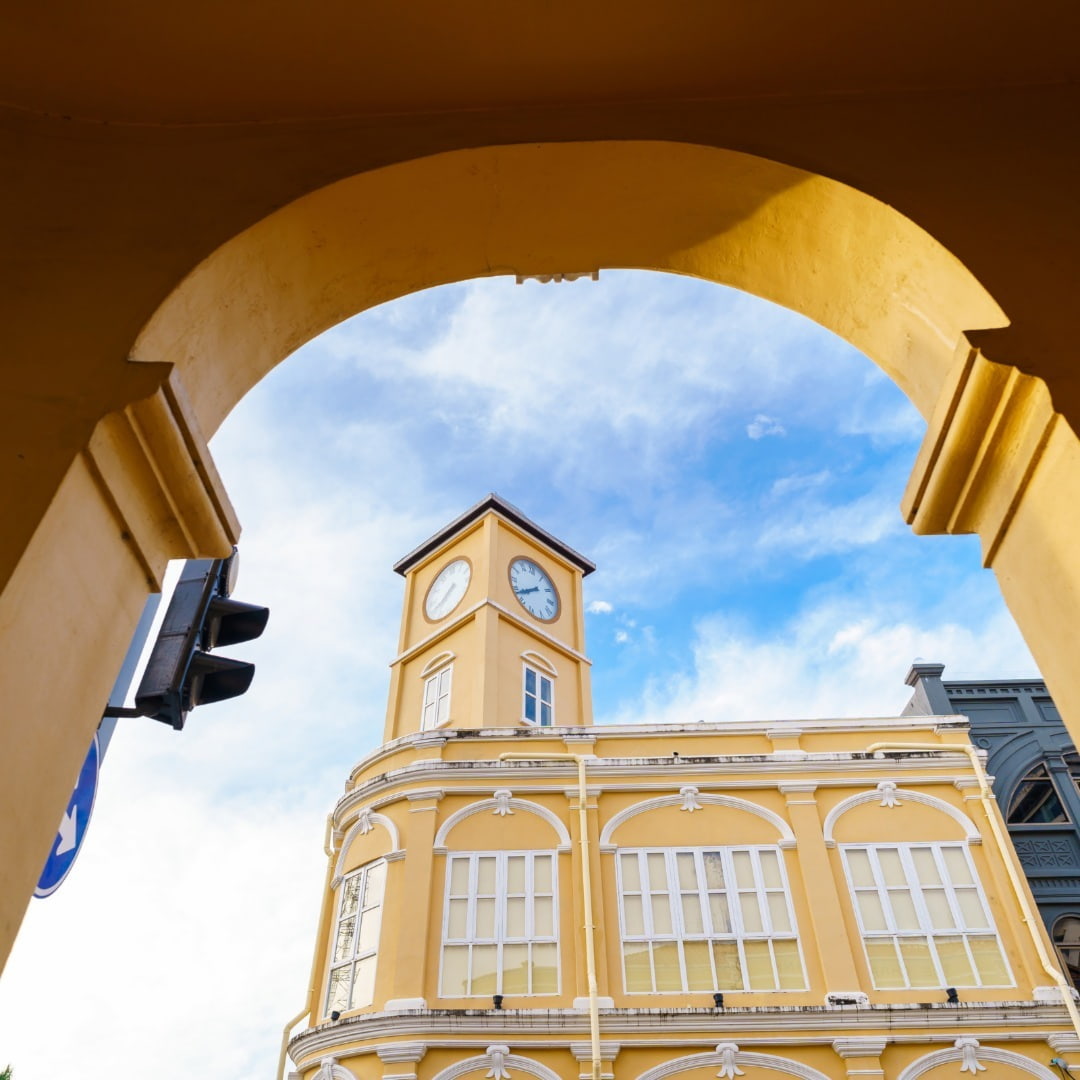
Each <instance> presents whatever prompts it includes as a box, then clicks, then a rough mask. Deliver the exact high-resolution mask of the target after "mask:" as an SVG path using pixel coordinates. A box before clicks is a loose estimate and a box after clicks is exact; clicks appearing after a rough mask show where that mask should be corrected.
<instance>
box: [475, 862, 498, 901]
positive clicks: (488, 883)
mask: <svg viewBox="0 0 1080 1080" xmlns="http://www.w3.org/2000/svg"><path fill="white" fill-rule="evenodd" d="M476 867H477V873H476V891H477V893H478V894H482V895H486V896H494V895H495V860H494V859H493V858H491V857H490V856H485V857H484V858H481V859H477V860H476Z"/></svg>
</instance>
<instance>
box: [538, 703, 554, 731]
mask: <svg viewBox="0 0 1080 1080" xmlns="http://www.w3.org/2000/svg"><path fill="white" fill-rule="evenodd" d="M540 726H541V727H551V706H550V705H548V704H547V703H546V702H541V704H540Z"/></svg>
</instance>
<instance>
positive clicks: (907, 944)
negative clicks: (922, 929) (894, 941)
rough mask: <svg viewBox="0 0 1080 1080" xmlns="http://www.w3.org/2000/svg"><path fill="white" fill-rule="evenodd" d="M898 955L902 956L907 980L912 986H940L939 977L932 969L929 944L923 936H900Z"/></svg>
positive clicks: (932, 962) (932, 963)
mask: <svg viewBox="0 0 1080 1080" xmlns="http://www.w3.org/2000/svg"><path fill="white" fill-rule="evenodd" d="M900 955H901V956H902V957H903V958H904V968H905V970H906V971H907V977H908V982H909V983H911V985H912V986H940V985H941V979H940V977H939V976H938V973H937V971H935V970H934V961H933V960H932V959H931V956H930V946H929V945H928V944H927V942H926V938H923V937H911V938H900Z"/></svg>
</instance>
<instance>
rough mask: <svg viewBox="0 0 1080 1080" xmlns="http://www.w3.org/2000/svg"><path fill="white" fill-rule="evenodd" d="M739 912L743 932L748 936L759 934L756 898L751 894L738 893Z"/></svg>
mask: <svg viewBox="0 0 1080 1080" xmlns="http://www.w3.org/2000/svg"><path fill="white" fill-rule="evenodd" d="M739 910H740V911H741V912H742V924H743V930H745V931H746V933H748V934H760V933H761V930H762V926H761V911H760V909H759V908H758V899H757V897H756V896H755V895H754V894H753V893H739Z"/></svg>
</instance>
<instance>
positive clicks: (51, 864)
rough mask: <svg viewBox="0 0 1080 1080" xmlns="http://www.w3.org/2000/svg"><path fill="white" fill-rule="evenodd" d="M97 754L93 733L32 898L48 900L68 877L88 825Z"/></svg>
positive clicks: (99, 755) (92, 804)
mask: <svg viewBox="0 0 1080 1080" xmlns="http://www.w3.org/2000/svg"><path fill="white" fill-rule="evenodd" d="M100 759H101V752H100V750H99V748H98V737H97V732H95V733H94V741H93V742H92V743H91V744H90V752H89V753H88V754H87V755H86V761H84V762H83V767H82V769H81V770H80V771H79V779H78V781H77V783H76V784H75V790H74V791H73V792H72V793H71V800H70V801H69V802H68V806H67V812H66V813H65V814H64V816H63V817H62V818H61V819H60V826H59V828H58V829H57V830H56V841H55V842H54V844H53V846H52V850H51V851H50V852H49V858H48V860H47V861H46V863H45V869H44V870H42V872H41V878H40V879H39V880H38V884H37V888H36V889H35V890H34V895H35V896H51V895H52V894H53V893H54V892H56V890H57V889H58V888H60V886H61V884H62V883H63V881H64V878H66V877H67V876H68V871H69V870H70V869H71V867H72V864H73V863H74V862H75V856H76V855H78V854H79V848H81V847H82V842H83V838H84V837H85V836H86V827H87V826H88V825H89V824H90V815H91V813H93V810H94V797H95V796H96V795H97V786H98V765H99V763H100Z"/></svg>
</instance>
